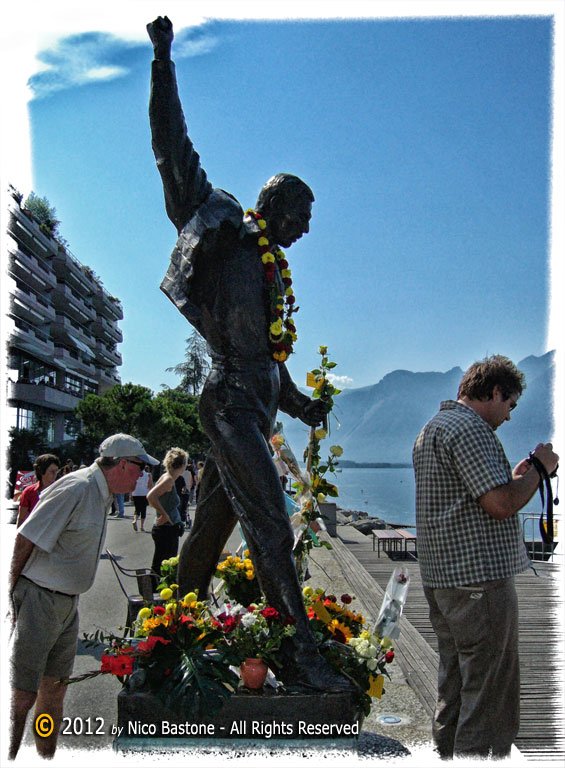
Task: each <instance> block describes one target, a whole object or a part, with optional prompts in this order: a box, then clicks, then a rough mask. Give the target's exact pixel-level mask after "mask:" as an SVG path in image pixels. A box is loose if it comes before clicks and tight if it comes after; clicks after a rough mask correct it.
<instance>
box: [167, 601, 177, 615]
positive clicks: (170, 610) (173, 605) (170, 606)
mask: <svg viewBox="0 0 565 768" xmlns="http://www.w3.org/2000/svg"><path fill="white" fill-rule="evenodd" d="M176 607H177V604H176V603H167V605H166V606H165V613H174V610H175V608H176Z"/></svg>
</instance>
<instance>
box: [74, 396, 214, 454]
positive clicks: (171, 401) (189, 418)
mask: <svg viewBox="0 0 565 768" xmlns="http://www.w3.org/2000/svg"><path fill="white" fill-rule="evenodd" d="M75 413H76V415H77V416H78V417H79V418H80V419H81V421H82V424H83V429H82V432H81V434H80V435H79V437H78V438H77V449H78V450H79V452H80V453H81V455H84V456H85V457H88V458H89V460H90V459H93V458H94V457H95V456H97V454H98V446H99V445H100V443H101V442H102V440H104V438H105V437H108V435H112V434H115V433H116V432H125V433H127V434H130V435H134V436H135V437H137V438H139V439H140V440H141V441H142V443H143V444H144V446H145V448H146V449H147V451H149V453H151V454H152V455H153V456H155V457H156V458H162V457H163V456H164V454H165V453H166V451H167V450H168V449H169V448H171V446H175V445H178V446H179V447H180V448H184V449H185V450H188V451H190V452H191V453H201V452H204V451H205V450H206V449H207V446H208V442H207V439H206V437H205V435H204V433H203V431H202V427H201V425H200V420H199V418H198V398H196V397H194V396H193V395H188V394H187V393H186V392H182V391H181V390H180V389H165V390H164V391H162V392H160V393H159V394H157V395H154V394H153V392H152V391H151V390H150V389H148V388H147V387H141V386H139V385H136V384H116V385H115V386H114V387H112V388H111V389H109V390H108V391H107V392H105V393H104V394H103V395H93V394H90V395H87V396H86V397H85V398H84V400H82V401H81V402H80V403H79V405H78V406H77V408H76V411H75Z"/></svg>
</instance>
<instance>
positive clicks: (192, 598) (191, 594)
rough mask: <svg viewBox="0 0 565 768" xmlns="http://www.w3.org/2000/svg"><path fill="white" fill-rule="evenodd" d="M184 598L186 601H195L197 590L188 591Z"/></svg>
mask: <svg viewBox="0 0 565 768" xmlns="http://www.w3.org/2000/svg"><path fill="white" fill-rule="evenodd" d="M183 600H184V602H185V603H188V604H189V605H190V603H194V602H195V600H196V592H187V594H186V595H185V596H184V597H183Z"/></svg>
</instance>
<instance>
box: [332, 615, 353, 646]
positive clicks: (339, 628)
mask: <svg viewBox="0 0 565 768" xmlns="http://www.w3.org/2000/svg"><path fill="white" fill-rule="evenodd" d="M328 629H329V630H330V632H331V633H332V635H335V634H336V633H337V632H340V633H341V634H342V635H343V636H344V638H345V640H346V641H347V640H349V638H350V637H353V632H352V631H351V630H350V629H349V627H348V626H347V625H346V624H344V623H343V622H341V621H338V620H337V619H332V621H330V623H329V624H328Z"/></svg>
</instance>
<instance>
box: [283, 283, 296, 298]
mask: <svg viewBox="0 0 565 768" xmlns="http://www.w3.org/2000/svg"><path fill="white" fill-rule="evenodd" d="M284 295H285V296H294V291H293V290H292V288H291V287H290V285H289V286H288V288H287V289H286V290H285V292H284Z"/></svg>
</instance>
